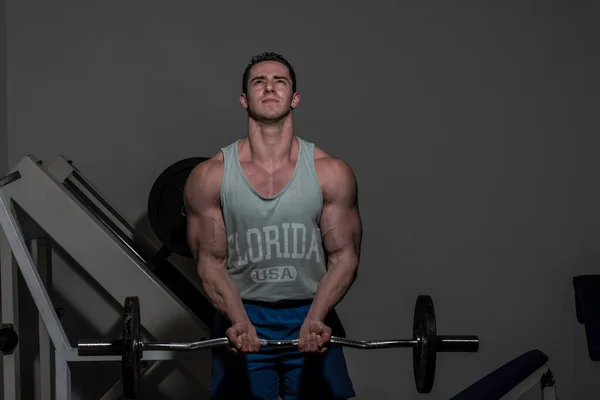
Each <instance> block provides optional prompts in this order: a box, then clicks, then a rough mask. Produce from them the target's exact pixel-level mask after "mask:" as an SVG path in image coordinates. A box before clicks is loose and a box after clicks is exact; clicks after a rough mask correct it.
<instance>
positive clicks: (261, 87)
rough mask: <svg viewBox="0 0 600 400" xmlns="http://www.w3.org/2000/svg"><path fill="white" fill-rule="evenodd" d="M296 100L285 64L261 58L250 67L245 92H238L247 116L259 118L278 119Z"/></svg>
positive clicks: (281, 117) (296, 95)
mask: <svg viewBox="0 0 600 400" xmlns="http://www.w3.org/2000/svg"><path fill="white" fill-rule="evenodd" d="M299 101H300V95H299V93H294V92H292V79H291V77H290V74H289V71H288V69H287V67H286V66H285V65H283V64H281V63H279V62H277V61H262V62H260V63H258V64H256V65H254V66H253V67H252V68H251V69H250V74H249V76H248V93H247V95H244V94H243V93H242V95H241V96H240V104H241V105H242V107H243V108H245V109H246V110H248V113H249V115H250V116H252V117H253V118H254V119H256V120H260V121H264V122H267V121H271V122H275V121H279V120H281V119H283V118H284V117H286V116H287V115H288V114H289V113H290V112H291V109H292V108H295V107H296V106H297V105H298V102H299Z"/></svg>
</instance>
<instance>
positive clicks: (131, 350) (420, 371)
mask: <svg viewBox="0 0 600 400" xmlns="http://www.w3.org/2000/svg"><path fill="white" fill-rule="evenodd" d="M298 341H299V339H292V340H266V339H260V344H261V347H264V348H277V349H294V348H297V346H298ZM329 343H330V345H333V346H345V347H351V348H356V349H367V350H370V349H389V348H412V350H413V370H414V379H415V385H416V387H417V391H418V392H419V393H429V392H430V391H431V389H432V388H433V381H434V379H435V366H436V355H437V353H438V352H477V351H478V350H479V338H478V337H477V336H474V335H438V334H437V326H436V319H435V310H434V307H433V300H432V299H431V297H430V296H428V295H420V296H418V297H417V301H416V304H415V309H414V319H413V337H412V339H395V340H377V341H363V340H354V339H348V338H343V337H337V336H332V337H331V339H330V342H329ZM226 346H230V342H229V339H227V338H226V337H222V338H216V339H208V340H201V341H197V342H191V343H177V342H170V343H169V342H167V343H152V342H144V341H142V335H141V316H140V303H139V299H138V297H135V296H134V297H127V298H126V299H125V304H124V328H123V334H122V337H121V338H120V339H112V340H104V339H91V340H80V341H79V342H78V345H77V351H78V353H79V355H84V356H98V355H117V356H121V357H122V365H121V371H122V378H123V379H122V382H123V394H124V395H125V397H126V398H128V399H135V398H137V393H138V391H139V384H140V361H141V359H142V354H143V351H158V350H170V351H197V350H206V349H213V348H217V347H226Z"/></svg>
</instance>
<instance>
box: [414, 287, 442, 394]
mask: <svg viewBox="0 0 600 400" xmlns="http://www.w3.org/2000/svg"><path fill="white" fill-rule="evenodd" d="M413 339H415V340H417V345H416V346H414V347H413V371H414V376H415V385H416V386H417V391H418V392H419V393H429V392H431V389H432V387H433V381H434V378H435V362H436V351H437V349H436V344H437V327H436V321H435V310H434V308H433V300H432V299H431V297H430V296H427V295H420V296H418V297H417V302H416V304H415V313H414V321H413Z"/></svg>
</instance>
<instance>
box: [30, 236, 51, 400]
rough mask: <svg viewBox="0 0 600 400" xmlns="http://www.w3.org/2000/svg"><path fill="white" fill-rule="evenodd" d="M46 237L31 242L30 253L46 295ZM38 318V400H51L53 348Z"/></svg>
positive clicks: (48, 257) (48, 265)
mask: <svg viewBox="0 0 600 400" xmlns="http://www.w3.org/2000/svg"><path fill="white" fill-rule="evenodd" d="M50 243H51V241H50V239H49V238H48V237H40V238H37V239H33V240H31V253H32V256H33V258H34V259H35V260H37V267H38V272H39V274H40V278H41V279H42V282H43V283H44V285H45V286H46V290H47V291H48V293H51V291H52V247H51V244H50ZM38 318H39V362H40V381H39V396H40V397H39V398H40V400H52V398H53V379H52V378H53V376H54V347H53V346H52V342H51V341H50V336H49V335H48V330H47V329H46V326H45V325H44V321H43V319H42V317H41V316H38Z"/></svg>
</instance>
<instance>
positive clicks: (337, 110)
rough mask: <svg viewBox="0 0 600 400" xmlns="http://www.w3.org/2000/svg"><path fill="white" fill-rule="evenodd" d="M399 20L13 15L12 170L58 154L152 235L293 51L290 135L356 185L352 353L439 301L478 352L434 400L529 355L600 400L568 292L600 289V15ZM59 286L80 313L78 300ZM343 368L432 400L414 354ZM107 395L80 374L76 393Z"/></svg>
mask: <svg viewBox="0 0 600 400" xmlns="http://www.w3.org/2000/svg"><path fill="white" fill-rule="evenodd" d="M394 3H395V4H393V5H392V4H390V2H388V3H387V4H384V2H369V3H368V4H367V6H366V7H365V6H364V5H365V3H363V2H355V3H354V4H352V3H344V7H343V8H338V7H335V6H333V5H326V4H324V3H323V4H321V5H319V7H315V8H313V9H311V8H304V9H302V8H300V7H299V6H298V5H297V4H298V3H294V6H286V5H283V4H281V3H280V2H277V3H275V2H262V3H261V5H260V6H258V5H257V4H254V3H250V2H237V4H235V5H232V4H231V3H230V2H224V3H221V4H219V3H217V2H211V3H206V2H192V1H178V2H169V3H168V5H167V3H165V2H158V1H145V2H141V1H129V2H116V1H108V2H94V3H82V2H80V1H63V2H61V3H60V4H57V3H56V2H51V3H48V2H42V1H29V2H21V1H17V0H9V1H7V25H8V63H7V65H8V85H9V88H10V93H9V97H8V113H9V119H8V122H9V131H8V144H9V148H8V159H9V162H10V164H11V165H12V164H14V163H16V162H17V161H18V160H19V159H20V158H21V157H22V156H23V155H25V154H33V155H35V156H36V157H38V158H40V159H42V160H49V159H51V158H53V157H54V156H55V155H56V154H64V155H66V156H68V157H70V158H71V159H73V161H74V162H75V163H76V164H77V166H78V167H79V168H80V169H81V170H82V171H83V173H84V174H85V175H86V176H87V177H88V178H89V179H90V180H91V181H92V182H93V183H94V184H95V185H96V186H97V187H98V188H99V189H100V190H101V192H103V193H104V194H105V195H106V197H107V198H108V199H109V200H110V201H111V202H112V203H113V204H114V205H116V206H117V207H118V208H119V209H121V210H122V211H123V212H124V213H125V215H126V216H128V217H129V218H130V219H131V220H132V221H136V222H139V221H143V218H144V213H145V208H146V200H147V195H148V192H149V190H150V187H151V185H152V183H153V182H154V179H155V178H156V177H157V175H158V174H159V173H160V172H161V171H162V170H163V169H164V168H166V167H167V166H168V165H170V164H171V163H173V162H175V161H177V160H180V159H182V158H186V157H191V156H208V155H212V154H214V153H215V152H216V151H218V149H219V148H220V147H221V146H224V145H226V144H228V143H230V142H232V141H233V140H235V139H236V138H238V137H240V136H242V135H244V134H245V114H244V112H243V111H242V110H241V109H239V106H238V95H239V91H240V77H241V74H242V72H243V69H244V67H245V65H246V63H247V62H248V61H249V58H250V57H251V56H252V55H254V54H256V53H259V52H262V51H277V52H281V53H283V54H284V55H285V56H286V57H287V58H289V60H290V61H291V62H292V63H293V64H294V65H295V67H296V68H297V72H298V79H299V80H298V84H299V90H300V91H301V93H302V101H301V104H300V107H299V109H298V110H297V111H296V112H295V122H296V127H297V134H298V135H300V136H302V137H303V138H305V139H307V140H310V141H314V142H316V143H317V144H318V145H319V146H321V147H323V148H324V149H326V150H327V151H329V152H330V153H332V154H333V155H335V156H337V157H340V158H343V159H345V160H346V161H348V162H349V163H350V164H351V165H352V166H353V168H354V170H355V172H356V175H357V177H358V181H359V185H360V199H361V209H362V216H363V221H364V228H365V234H364V247H363V257H362V267H361V272H360V275H359V279H358V281H357V282H356V284H355V286H354V287H353V288H352V290H351V291H350V293H349V294H348V296H347V297H346V298H345V300H344V301H343V303H342V304H341V305H340V306H339V312H340V314H341V316H342V318H343V319H344V321H345V323H346V327H347V330H348V332H349V335H350V336H351V337H354V338H360V339H380V338H398V337H410V335H411V325H412V311H413V305H414V301H415V298H416V296H417V295H418V294H420V293H428V294H431V295H432V296H433V298H434V301H435V304H436V311H437V317H438V327H439V330H440V332H442V333H466V334H477V335H479V337H480V340H481V350H480V352H479V353H477V354H451V355H448V354H442V355H440V357H439V360H438V368H437V379H436V385H435V388H434V391H433V393H432V394H431V396H428V398H431V399H447V398H448V397H449V396H450V395H452V394H453V393H456V392H458V391H459V390H461V389H462V388H464V387H466V386H468V385H469V384H470V383H472V382H473V381H475V380H476V379H478V378H480V377H481V376H483V375H484V374H486V373H487V372H489V371H491V370H492V369H493V368H495V367H497V366H499V365H501V364H503V363H504V362H506V361H508V360H510V359H511V358H513V357H516V356H518V355H519V354H521V353H522V352H525V351H527V350H529V349H532V348H539V349H541V350H543V351H544V352H546V353H547V354H548V355H549V357H550V362H549V365H550V367H551V368H552V370H553V372H554V373H555V376H556V379H557V384H558V390H559V397H560V398H561V399H589V398H593V397H594V396H595V395H597V393H598V391H600V380H598V379H597V377H598V375H599V373H600V364H598V363H595V364H594V363H592V362H591V361H590V360H589V359H588V357H587V353H586V347H585V337H584V330H583V327H582V326H581V325H579V324H578V323H577V322H576V319H575V312H574V304H573V292H572V287H571V278H572V277H573V276H574V275H576V274H578V273H582V272H597V271H599V270H600V267H599V266H598V261H599V258H600V255H599V252H598V250H597V243H598V239H600V231H599V230H598V228H597V226H598V223H600V212H599V209H598V207H597V204H598V201H599V200H600V199H599V197H600V191H599V190H598V188H597V185H596V184H595V182H596V180H597V179H596V178H597V171H598V162H597V156H596V153H597V147H598V144H599V141H598V139H597V133H598V128H599V123H598V119H597V116H596V115H595V114H596V113H597V109H598V106H599V105H600V104H599V79H598V78H599V76H600V72H599V69H598V67H599V58H598V53H597V52H596V49H597V47H598V43H597V42H596V41H597V38H598V37H600V35H599V34H600V32H598V28H597V24H596V22H595V19H596V18H595V15H597V12H598V11H600V10H599V8H598V6H597V5H592V2H588V3H584V2H580V3H574V2H569V3H568V5H567V3H566V2H563V4H562V5H560V4H559V3H558V2H552V3H544V2H514V3H511V4H512V5H509V4H507V3H505V2H495V5H490V4H484V3H483V2H480V3H476V2H473V3H471V6H470V7H467V6H462V7H458V6H456V7H450V6H448V5H447V4H448V3H447V2H438V5H437V6H435V7H433V6H430V5H425V3H422V2H419V3H418V4H417V2H394ZM593 8H594V9H593ZM595 42H596V43H595ZM0 143H1V142H0ZM0 161H1V160H0ZM0 165H3V164H2V163H0ZM90 246H93V243H90ZM57 268H60V267H57ZM65 271H67V270H66V269H63V272H62V273H59V274H57V275H58V276H59V277H62V278H63V279H71V278H72V279H76V278H75V277H74V275H73V274H70V273H68V272H65ZM190 274H191V275H193V270H192V269H191V267H190ZM69 277H71V278H69ZM55 279H56V280H57V281H58V279H59V278H58V277H55ZM115 279H118V277H115ZM77 282H79V281H77ZM57 287H58V288H59V289H60V290H61V294H60V296H61V298H62V299H66V300H65V301H64V303H65V304H66V305H65V307H66V308H67V312H68V310H69V308H68V307H69V304H71V303H72V302H74V301H76V300H75V299H76V297H75V296H74V295H73V293H72V292H73V291H74V290H76V289H74V288H76V287H77V285H76V284H74V283H73V282H66V283H65V282H63V283H59V282H57ZM79 290H82V289H79ZM82 291H84V290H82ZM89 296H90V298H91V297H93V295H92V294H90V295H89ZM94 298H95V297H94ZM80 301H81V300H80ZM116 317H117V316H111V317H110V318H109V317H107V321H111V318H116ZM67 321H70V323H71V324H73V328H71V329H70V330H69V333H70V334H71V335H72V337H73V338H75V339H76V338H77V337H78V335H79V332H78V331H77V330H76V329H75V328H74V327H75V326H77V323H76V322H75V318H74V317H71V318H67ZM115 321H116V320H115ZM107 324H109V322H107ZM104 328H105V329H104V330H105V331H106V330H107V329H108V328H110V325H108V326H106V327H104ZM75 339H74V340H75ZM346 354H347V357H348V362H349V368H350V372H351V374H352V377H353V379H354V382H355V386H356V389H357V392H358V395H359V396H358V398H359V399H395V398H405V399H409V398H414V399H416V398H420V397H421V396H419V395H417V393H416V391H415V389H414V384H413V381H412V359H411V354H410V353H409V352H408V351H405V350H390V351H385V352H379V351H377V352H365V351H358V350H348V351H347V352H346ZM107 368H110V367H107ZM113 371H114V370H113ZM95 378H98V379H100V375H99V374H97V373H95V372H94V369H93V367H91V366H90V367H86V368H85V370H84V372H82V373H79V374H74V377H73V384H74V385H78V382H81V381H88V382H92V381H94V379H95ZM104 384H108V383H107V382H104V383H103V385H104ZM102 388H103V387H100V388H96V389H97V390H98V391H99V392H100V391H101V389H102ZM89 390H92V389H89ZM165 390H166V391H167V392H168V389H165ZM84 397H85V396H84Z"/></svg>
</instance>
